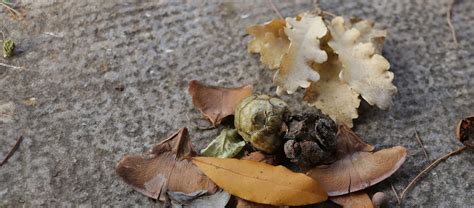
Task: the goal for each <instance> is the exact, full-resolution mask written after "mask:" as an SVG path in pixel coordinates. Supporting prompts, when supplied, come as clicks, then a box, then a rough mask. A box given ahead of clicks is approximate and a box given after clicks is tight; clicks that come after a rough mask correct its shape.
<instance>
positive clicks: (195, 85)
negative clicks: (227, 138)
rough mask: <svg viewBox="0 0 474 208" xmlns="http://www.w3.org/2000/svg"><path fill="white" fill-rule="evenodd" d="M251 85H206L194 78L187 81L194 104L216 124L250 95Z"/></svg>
mask: <svg viewBox="0 0 474 208" xmlns="http://www.w3.org/2000/svg"><path fill="white" fill-rule="evenodd" d="M252 91H253V87H252V85H245V86H242V87H237V88H224V87H216V86H206V85H204V84H201V83H199V82H198V81H196V80H192V81H190V82H189V88H188V92H189V94H190V95H191V96H192V98H193V104H194V106H195V107H196V108H197V109H198V110H199V111H201V113H202V114H204V115H205V116H206V117H207V118H208V119H209V120H210V121H211V123H212V125H214V126H217V125H219V123H220V122H221V121H222V119H223V118H225V117H226V116H229V115H233V114H234V111H235V107H236V106H237V104H239V103H240V101H242V100H243V99H244V98H246V97H248V96H250V95H252Z"/></svg>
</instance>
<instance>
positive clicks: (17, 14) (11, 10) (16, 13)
mask: <svg viewBox="0 0 474 208" xmlns="http://www.w3.org/2000/svg"><path fill="white" fill-rule="evenodd" d="M0 5H2V6H4V7H5V8H6V9H7V10H8V11H10V12H11V13H13V14H14V15H16V16H18V17H21V13H20V12H19V11H17V10H16V9H14V8H13V7H11V6H10V5H8V4H7V3H5V2H4V1H0Z"/></svg>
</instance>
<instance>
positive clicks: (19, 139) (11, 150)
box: [0, 136, 23, 166]
mask: <svg viewBox="0 0 474 208" xmlns="http://www.w3.org/2000/svg"><path fill="white" fill-rule="evenodd" d="M21 141H23V136H20V137H18V139H17V140H16V143H15V146H13V147H12V148H11V149H10V151H9V152H8V154H7V156H5V157H4V158H3V160H2V162H1V163H0V166H2V165H3V164H5V163H7V161H8V159H10V157H11V156H12V155H13V153H15V151H16V150H17V149H18V147H19V146H20V143H21Z"/></svg>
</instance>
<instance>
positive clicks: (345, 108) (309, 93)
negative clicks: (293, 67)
mask: <svg viewBox="0 0 474 208" xmlns="http://www.w3.org/2000/svg"><path fill="white" fill-rule="evenodd" d="M328 54H329V59H328V61H326V62H324V63H323V64H321V65H319V64H318V65H316V64H314V65H313V68H315V69H316V70H317V71H318V72H319V74H320V75H321V78H320V80H319V81H318V82H313V83H311V86H310V87H309V88H308V89H307V90H306V93H305V95H304V100H306V101H307V102H309V105H311V106H315V107H316V108H318V109H320V110H321V111H322V112H323V113H324V114H327V115H329V117H331V118H332V119H333V120H335V121H336V122H337V123H338V124H341V123H344V124H346V125H347V126H349V127H352V119H355V118H357V117H358V114H357V108H358V107H359V104H360V99H359V94H358V93H356V92H354V91H353V90H352V89H351V88H350V87H349V85H347V84H346V83H344V82H342V81H341V80H339V73H340V72H341V70H342V64H341V62H340V61H339V60H338V59H337V55H335V54H333V53H328Z"/></svg>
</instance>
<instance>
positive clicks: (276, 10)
mask: <svg viewBox="0 0 474 208" xmlns="http://www.w3.org/2000/svg"><path fill="white" fill-rule="evenodd" d="M268 3H269V4H270V6H271V7H272V9H273V11H274V12H275V13H276V14H277V15H278V17H280V18H281V19H283V16H282V15H281V13H280V11H279V10H278V8H277V7H276V5H275V4H274V3H273V0H268Z"/></svg>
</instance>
